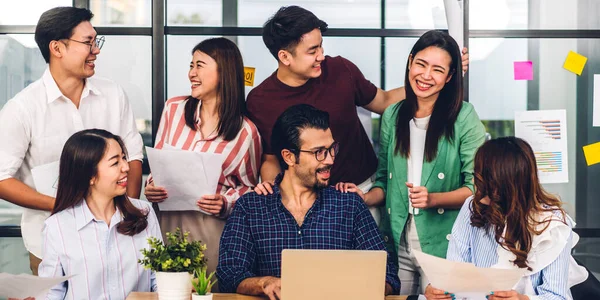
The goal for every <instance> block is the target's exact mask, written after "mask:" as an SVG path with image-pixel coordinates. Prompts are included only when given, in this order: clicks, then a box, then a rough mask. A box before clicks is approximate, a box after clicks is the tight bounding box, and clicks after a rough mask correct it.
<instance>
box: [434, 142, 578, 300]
mask: <svg viewBox="0 0 600 300" xmlns="http://www.w3.org/2000/svg"><path fill="white" fill-rule="evenodd" d="M474 172H475V188H476V192H475V195H474V196H473V197H470V198H469V199H467V201H465V204H464V205H463V207H462V209H461V211H460V213H459V215H458V218H457V219H456V222H455V223H454V227H453V228H452V236H451V238H450V244H449V246H448V253H447V259H448V260H453V261H462V262H470V263H473V264H475V265H476V266H477V267H484V268H488V267H493V268H502V269H508V268H521V269H526V273H525V275H524V276H523V277H522V278H521V280H520V281H519V282H518V283H517V284H516V285H515V286H514V287H513V289H512V290H510V291H490V294H489V295H487V298H488V299H515V300H517V299H518V300H523V299H532V300H533V299H544V300H550V299H572V296H571V292H570V290H569V288H570V287H572V286H574V285H576V284H578V283H581V282H583V281H584V280H585V279H586V278H587V276H588V273H587V271H586V270H585V268H583V267H581V266H579V265H577V263H576V262H575V260H574V259H573V257H572V256H571V249H572V248H573V246H574V245H575V244H576V243H577V240H578V237H577V234H576V233H574V232H573V231H572V229H571V228H572V226H573V225H574V223H573V221H572V220H571V219H570V218H569V217H568V216H567V214H566V213H565V211H564V210H563V209H562V208H561V202H560V201H559V200H558V199H557V198H556V197H555V196H552V195H551V194H549V193H547V192H546V191H544V189H543V188H542V186H541V184H540V182H539V179H538V171H537V165H536V160H535V155H534V153H533V150H532V149H531V147H530V146H529V144H527V142H525V141H523V140H521V139H519V138H516V137H505V138H499V139H495V140H491V141H488V142H486V143H485V144H483V146H481V148H480V149H479V150H478V151H477V154H476V155H475V170H474ZM449 292H451V291H449ZM425 296H426V297H427V299H450V298H453V295H451V294H444V291H441V290H439V289H435V288H433V287H431V285H429V286H428V287H427V289H426V294H425Z"/></svg>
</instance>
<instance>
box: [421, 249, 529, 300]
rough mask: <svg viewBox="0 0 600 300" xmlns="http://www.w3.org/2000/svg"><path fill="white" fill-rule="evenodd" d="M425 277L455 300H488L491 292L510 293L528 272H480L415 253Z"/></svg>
mask: <svg viewBox="0 0 600 300" xmlns="http://www.w3.org/2000/svg"><path fill="white" fill-rule="evenodd" d="M413 252H414V254H415V257H416V258H417V261H418V262H419V264H420V265H421V268H423V272H425V276H427V279H429V281H430V282H431V285H432V286H433V287H435V288H438V289H442V290H445V291H448V292H450V293H454V295H456V299H469V300H480V299H481V300H485V299H486V298H485V296H486V295H488V294H489V293H490V292H491V291H510V290H511V289H512V288H513V287H514V286H515V285H516V284H517V282H519V280H520V279H521V277H523V275H524V274H525V271H526V269H495V268H478V267H476V266H475V265H474V264H471V263H465V262H455V261H449V260H446V259H443V258H439V257H436V256H433V255H429V254H426V253H423V252H421V251H417V250H413Z"/></svg>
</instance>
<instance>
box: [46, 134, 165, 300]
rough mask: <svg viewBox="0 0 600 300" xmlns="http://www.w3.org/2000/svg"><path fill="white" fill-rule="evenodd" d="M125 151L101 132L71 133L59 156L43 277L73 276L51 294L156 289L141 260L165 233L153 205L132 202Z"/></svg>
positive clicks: (113, 295) (107, 294)
mask: <svg viewBox="0 0 600 300" xmlns="http://www.w3.org/2000/svg"><path fill="white" fill-rule="evenodd" d="M126 155H127V151H126V149H125V146H124V144H123V141H122V140H121V138H119V137H118V136H116V135H113V134H111V133H110V132H108V131H105V130H101V129H88V130H83V131H80V132H77V133H75V134H74V135H73V136H71V137H70V138H69V139H68V140H67V142H66V143H65V146H64V148H63V151H62V155H61V157H60V167H59V168H60V171H59V178H60V180H59V181H58V189H57V194H56V202H55V204H54V209H53V211H52V215H51V216H50V217H49V218H48V219H47V220H46V222H45V226H44V231H43V241H42V246H43V255H44V259H43V260H42V262H41V264H40V266H39V270H38V271H39V276H40V277H58V276H73V277H71V278H69V279H68V280H67V281H66V282H63V283H61V284H59V285H56V286H55V287H53V288H52V289H51V290H50V291H49V292H48V294H47V296H46V299H125V298H126V297H127V295H129V293H130V292H133V291H141V292H150V291H154V290H155V288H156V283H155V279H154V273H153V272H151V271H150V270H145V269H144V268H143V267H142V266H141V265H140V264H138V259H141V258H142V253H141V252H140V250H141V249H143V248H148V241H147V240H148V238H149V237H151V236H154V237H157V238H159V239H160V238H161V235H160V228H159V226H158V220H157V219H156V216H155V215H154V212H153V211H152V208H151V207H150V204H148V203H147V202H145V201H144V202H143V201H140V200H136V199H129V198H128V197H127V195H126V194H125V191H126V188H127V172H128V171H129V165H128V164H127V157H126Z"/></svg>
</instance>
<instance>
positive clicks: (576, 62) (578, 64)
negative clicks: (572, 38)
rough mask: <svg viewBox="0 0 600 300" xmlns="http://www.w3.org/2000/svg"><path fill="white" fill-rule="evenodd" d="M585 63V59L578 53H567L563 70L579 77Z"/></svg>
mask: <svg viewBox="0 0 600 300" xmlns="http://www.w3.org/2000/svg"><path fill="white" fill-rule="evenodd" d="M586 62H587V57H585V56H583V55H581V54H579V53H576V52H573V51H569V54H568V55H567V59H565V64H564V65H563V68H565V69H567V70H569V71H571V72H573V73H575V74H577V75H580V76H581V72H583V67H585V63H586Z"/></svg>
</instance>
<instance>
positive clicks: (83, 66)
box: [60, 21, 100, 79]
mask: <svg viewBox="0 0 600 300" xmlns="http://www.w3.org/2000/svg"><path fill="white" fill-rule="evenodd" d="M95 39H96V30H94V27H93V26H92V24H91V23H90V22H88V21H84V22H81V23H79V25H77V26H76V27H75V28H73V35H72V36H71V37H70V38H69V39H68V40H67V39H65V40H63V41H64V44H63V47H64V50H65V55H63V56H62V58H61V59H60V65H61V67H62V69H63V70H65V71H66V72H67V73H68V74H69V75H71V76H74V77H77V78H80V79H85V78H89V77H92V76H93V75H94V74H95V72H96V71H95V68H96V64H95V62H96V57H97V56H98V54H100V49H98V48H97V47H96V46H95V44H94V41H95ZM86 44H92V49H91V52H90V46H89V45H86Z"/></svg>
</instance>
